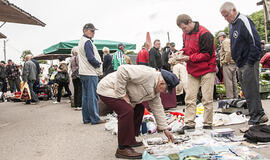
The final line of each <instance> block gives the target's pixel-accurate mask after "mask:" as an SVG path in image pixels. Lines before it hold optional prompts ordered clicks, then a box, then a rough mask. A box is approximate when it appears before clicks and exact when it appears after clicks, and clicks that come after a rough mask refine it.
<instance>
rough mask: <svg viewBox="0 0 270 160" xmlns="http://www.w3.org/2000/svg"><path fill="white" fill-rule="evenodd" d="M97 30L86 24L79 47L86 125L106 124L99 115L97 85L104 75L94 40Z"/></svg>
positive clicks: (83, 113) (83, 109)
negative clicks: (99, 78)
mask: <svg viewBox="0 0 270 160" xmlns="http://www.w3.org/2000/svg"><path fill="white" fill-rule="evenodd" d="M96 30H97V29H96V28H95V26H94V25H93V24H92V23H88V24H85V25H84V27H83V33H84V35H83V36H82V38H81V40H80V41H79V45H78V49H79V51H78V56H79V77H80V80H81V83H82V116H83V123H84V124H88V123H91V124H99V123H104V122H105V121H104V120H101V119H100V117H99V114H98V103H97V100H98V96H97V92H96V89H97V84H98V76H100V75H102V64H101V58H100V55H99V53H98V50H97V47H96V46H95V45H94V43H93V40H92V38H93V37H94V35H95V31H96Z"/></svg>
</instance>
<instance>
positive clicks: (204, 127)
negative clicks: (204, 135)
mask: <svg viewBox="0 0 270 160" xmlns="http://www.w3.org/2000/svg"><path fill="white" fill-rule="evenodd" d="M202 128H203V129H212V126H203V127H202Z"/></svg>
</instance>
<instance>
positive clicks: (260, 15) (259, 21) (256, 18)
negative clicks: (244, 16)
mask: <svg viewBox="0 0 270 160" xmlns="http://www.w3.org/2000/svg"><path fill="white" fill-rule="evenodd" d="M249 18H250V19H251V20H252V21H253V22H254V24H255V26H256V29H257V31H258V33H259V35H260V37H261V39H262V40H263V39H264V40H265V29H264V11H263V10H260V11H258V12H255V13H252V14H251V15H250V16H249ZM269 29H270V24H269V23H268V24H267V37H268V39H269V38H270V36H269V35H270V30H269Z"/></svg>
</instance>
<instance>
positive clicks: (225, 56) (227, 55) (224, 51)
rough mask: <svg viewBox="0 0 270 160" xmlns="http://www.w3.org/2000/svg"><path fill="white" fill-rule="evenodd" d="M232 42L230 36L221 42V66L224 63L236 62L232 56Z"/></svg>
mask: <svg viewBox="0 0 270 160" xmlns="http://www.w3.org/2000/svg"><path fill="white" fill-rule="evenodd" d="M230 44H231V43H230V39H229V38H225V39H224V40H223V41H222V43H221V48H220V50H219V54H220V65H221V66H222V65H224V64H235V62H234V61H233V59H232V56H231V47H230Z"/></svg>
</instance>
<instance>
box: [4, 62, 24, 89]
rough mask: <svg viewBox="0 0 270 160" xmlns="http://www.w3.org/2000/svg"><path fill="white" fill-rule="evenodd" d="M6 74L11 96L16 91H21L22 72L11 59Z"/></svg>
mask: <svg viewBox="0 0 270 160" xmlns="http://www.w3.org/2000/svg"><path fill="white" fill-rule="evenodd" d="M6 72H7V79H8V83H9V87H10V92H11V94H13V92H14V90H17V91H20V83H21V80H20V71H19V69H18V66H17V65H16V64H14V63H13V62H12V60H11V59H9V60H8V65H7V66H6ZM14 87H16V88H14Z"/></svg>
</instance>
